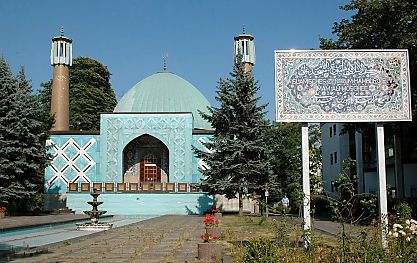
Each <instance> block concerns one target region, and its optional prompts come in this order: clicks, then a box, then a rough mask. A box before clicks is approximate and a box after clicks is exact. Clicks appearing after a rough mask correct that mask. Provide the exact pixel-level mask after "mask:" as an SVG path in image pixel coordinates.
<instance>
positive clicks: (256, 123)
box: [194, 63, 271, 211]
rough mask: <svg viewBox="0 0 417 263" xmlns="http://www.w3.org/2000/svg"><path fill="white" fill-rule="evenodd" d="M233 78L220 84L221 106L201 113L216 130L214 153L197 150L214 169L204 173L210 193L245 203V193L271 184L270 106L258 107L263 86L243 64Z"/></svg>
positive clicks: (238, 65)
mask: <svg viewBox="0 0 417 263" xmlns="http://www.w3.org/2000/svg"><path fill="white" fill-rule="evenodd" d="M230 76H231V78H228V79H226V80H224V79H220V81H219V85H218V90H217V96H216V100H217V101H218V102H219V104H220V106H219V107H210V108H208V110H209V113H208V114H204V113H201V114H202V117H203V118H204V119H206V120H208V121H209V122H210V123H211V124H212V126H213V128H214V129H215V133H214V136H213V137H212V139H211V141H210V142H209V143H207V145H206V147H207V148H209V149H211V150H212V151H213V152H212V153H207V152H203V151H200V150H198V149H194V151H195V153H196V155H197V156H198V157H200V158H203V159H204V160H205V162H206V163H207V165H208V166H209V167H210V169H207V170H202V173H203V174H204V175H205V176H206V179H205V180H204V181H203V182H202V183H203V185H204V186H206V187H207V188H208V190H209V193H210V194H224V195H226V197H228V198H236V195H237V194H238V195H239V199H240V200H242V199H241V197H242V196H243V194H244V191H245V192H249V193H252V192H257V193H258V194H260V193H263V192H264V191H263V189H264V187H265V184H267V183H268V182H269V179H270V175H271V168H270V167H271V165H270V162H269V154H268V148H267V143H266V139H265V138H266V137H265V132H266V130H267V129H268V123H267V122H266V120H265V112H264V109H265V107H266V105H261V106H257V102H258V100H259V98H257V97H256V92H257V91H258V90H259V86H258V85H257V83H256V82H254V79H253V76H252V75H251V74H249V73H246V72H245V71H244V65H243V63H236V64H235V66H234V68H233V71H232V72H231V73H230ZM240 208H242V207H241V202H240ZM240 211H241V209H240Z"/></svg>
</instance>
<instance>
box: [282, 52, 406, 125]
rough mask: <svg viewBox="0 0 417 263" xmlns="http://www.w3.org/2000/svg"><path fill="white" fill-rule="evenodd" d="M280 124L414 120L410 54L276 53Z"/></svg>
mask: <svg viewBox="0 0 417 263" xmlns="http://www.w3.org/2000/svg"><path fill="white" fill-rule="evenodd" d="M275 85H276V120H277V121H290V122H367V121H409V120H411V108H410V85H409V69H408V53H407V51H404V50H386V51H358V50H349V51H275Z"/></svg>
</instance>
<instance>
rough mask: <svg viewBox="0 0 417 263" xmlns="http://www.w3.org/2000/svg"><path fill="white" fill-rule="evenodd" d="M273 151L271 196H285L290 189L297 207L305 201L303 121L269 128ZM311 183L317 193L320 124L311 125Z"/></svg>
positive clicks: (312, 188) (269, 138)
mask: <svg viewBox="0 0 417 263" xmlns="http://www.w3.org/2000/svg"><path fill="white" fill-rule="evenodd" d="M267 137H268V145H269V148H270V151H271V159H272V160H271V164H272V169H273V176H272V178H271V182H270V190H271V193H272V194H271V195H272V196H274V195H275V196H278V197H282V196H284V195H285V194H286V193H288V197H289V198H290V200H291V202H290V205H291V208H292V210H293V211H298V210H299V208H300V207H301V205H302V202H303V191H302V178H301V173H302V162H301V124H300V123H275V124H274V125H273V126H272V127H271V129H269V130H268V132H267ZM309 144H310V145H309V152H310V153H309V155H310V186H311V189H310V190H311V192H312V193H318V192H319V189H320V187H321V185H322V177H321V176H320V175H319V174H320V170H321V133H320V126H318V125H311V126H310V127H309Z"/></svg>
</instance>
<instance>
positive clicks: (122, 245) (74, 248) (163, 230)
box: [0, 214, 340, 263]
mask: <svg viewBox="0 0 417 263" xmlns="http://www.w3.org/2000/svg"><path fill="white" fill-rule="evenodd" d="M80 218H81V219H84V218H85V216H83V215H72V214H68V215H49V216H40V217H18V218H12V217H8V218H4V219H1V220H0V225H1V228H2V229H6V228H15V227H18V226H28V225H34V224H43V223H58V222H65V221H73V220H79V219H80ZM279 218H280V217H277V219H278V220H279ZM289 218H292V217H289ZM293 220H297V218H296V217H294V218H293ZM203 227H204V225H203V223H202V217H201V216H181V215H167V216H161V217H157V218H152V219H147V220H144V221H140V222H137V223H133V224H130V225H125V226H122V227H118V228H114V229H111V230H108V231H105V232H95V233H94V234H91V235H88V236H81V237H80V236H78V237H76V236H75V235H68V236H65V233H62V234H58V235H61V237H62V239H61V240H65V239H69V238H72V239H69V240H67V241H63V242H59V243H56V244H49V245H44V246H41V247H37V248H32V249H22V250H20V251H18V252H17V256H18V258H15V259H11V260H10V262H42V263H43V262H71V263H77V262H87V263H88V262H90V263H93V262H100V263H101V262H103V263H106V262H144V263H146V262H150V263H152V262H198V260H197V258H196V257H197V243H198V242H199V239H200V237H199V236H200V234H201V233H202V232H203ZM1 228H0V229H1ZM313 228H314V229H316V230H318V231H320V232H322V233H324V234H328V235H332V236H338V235H339V233H340V224H338V223H335V222H331V221H324V220H314V221H313ZM78 232H84V231H78ZM0 233H1V232H0ZM74 237H75V238H74ZM43 238H44V239H49V236H48V237H43ZM50 241H52V240H50ZM55 242H56V241H55ZM49 243H51V242H49ZM37 244H39V243H37ZM0 245H2V244H1V240H0ZM27 254H32V255H30V256H29V257H27ZM0 262H9V261H8V260H7V259H3V260H2V259H1V258H0ZM224 262H231V259H230V258H227V257H226V258H225V261H224Z"/></svg>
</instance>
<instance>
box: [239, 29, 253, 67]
mask: <svg viewBox="0 0 417 263" xmlns="http://www.w3.org/2000/svg"><path fill="white" fill-rule="evenodd" d="M253 39H254V37H253V36H252V35H247V34H246V30H245V27H243V30H242V34H240V35H238V36H235V53H234V55H235V59H236V58H237V55H238V54H239V55H241V56H242V62H243V63H244V64H245V71H246V72H248V73H249V72H251V71H252V67H253V65H255V59H256V57H255V43H254V42H253Z"/></svg>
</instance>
